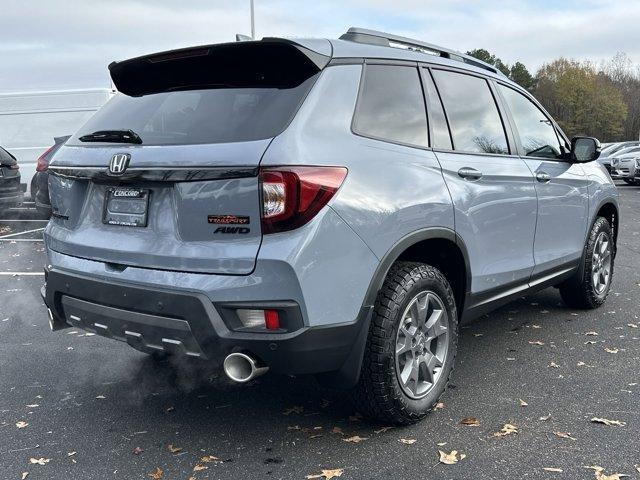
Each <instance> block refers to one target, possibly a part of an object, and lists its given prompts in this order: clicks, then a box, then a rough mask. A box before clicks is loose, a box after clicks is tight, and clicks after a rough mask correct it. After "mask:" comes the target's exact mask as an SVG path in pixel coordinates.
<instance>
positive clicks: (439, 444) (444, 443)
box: [436, 442, 447, 447]
mask: <svg viewBox="0 0 640 480" xmlns="http://www.w3.org/2000/svg"><path fill="white" fill-rule="evenodd" d="M446 444H447V442H440V443H436V445H437V446H439V447H444V446H445V445H446Z"/></svg>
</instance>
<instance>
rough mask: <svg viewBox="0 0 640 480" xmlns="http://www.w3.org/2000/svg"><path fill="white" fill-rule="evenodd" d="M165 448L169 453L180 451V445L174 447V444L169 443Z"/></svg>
mask: <svg viewBox="0 0 640 480" xmlns="http://www.w3.org/2000/svg"><path fill="white" fill-rule="evenodd" d="M167 448H168V449H169V451H170V452H171V453H178V452H181V451H182V447H176V446H175V445H169V446H168V447H167Z"/></svg>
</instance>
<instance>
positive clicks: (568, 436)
mask: <svg viewBox="0 0 640 480" xmlns="http://www.w3.org/2000/svg"><path fill="white" fill-rule="evenodd" d="M553 434H554V435H555V436H556V437H560V438H567V439H569V440H575V438H573V437H572V436H571V434H569V433H567V432H553Z"/></svg>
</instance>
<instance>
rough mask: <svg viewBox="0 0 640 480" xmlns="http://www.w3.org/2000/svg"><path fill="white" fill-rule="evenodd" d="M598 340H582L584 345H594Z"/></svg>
mask: <svg viewBox="0 0 640 480" xmlns="http://www.w3.org/2000/svg"><path fill="white" fill-rule="evenodd" d="M596 343H598V342H595V341H593V340H589V341H588V342H584V344H585V345H595V344H596Z"/></svg>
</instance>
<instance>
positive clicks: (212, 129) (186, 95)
mask: <svg viewBox="0 0 640 480" xmlns="http://www.w3.org/2000/svg"><path fill="white" fill-rule="evenodd" d="M316 77H317V76H314V77H311V78H310V79H308V80H306V81H305V82H303V83H302V84H300V85H298V86H297V87H294V88H215V89H207V90H188V91H175V92H168V93H156V94H152V95H145V96H142V97H129V96H126V95H124V94H118V95H116V96H115V97H114V98H113V99H112V100H111V101H109V103H107V104H106V105H105V106H104V107H103V108H102V109H101V110H100V111H98V113H96V114H95V115H94V116H93V117H92V118H91V119H90V120H89V121H88V122H87V123H86V124H85V125H84V126H83V127H82V128H81V129H80V130H79V131H78V133H77V134H76V135H74V136H73V138H72V139H71V140H70V141H69V144H72V143H73V144H82V142H80V141H79V140H78V138H79V137H81V136H83V135H87V134H90V133H93V132H97V131H100V130H133V131H134V132H136V133H137V134H138V135H139V136H140V138H142V143H143V144H144V145H176V144H177V145H182V144H198V143H226V142H244V141H251V140H261V139H266V138H271V137H274V136H276V135H278V134H279V133H280V132H282V130H284V128H285V127H286V126H287V125H288V123H289V121H290V120H291V118H292V117H293V115H294V114H295V112H296V110H297V109H298V106H299V105H300V103H301V102H302V100H303V99H304V97H305V96H306V94H307V92H308V91H309V89H310V88H311V86H312V85H313V82H314V81H315V78H316Z"/></svg>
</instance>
